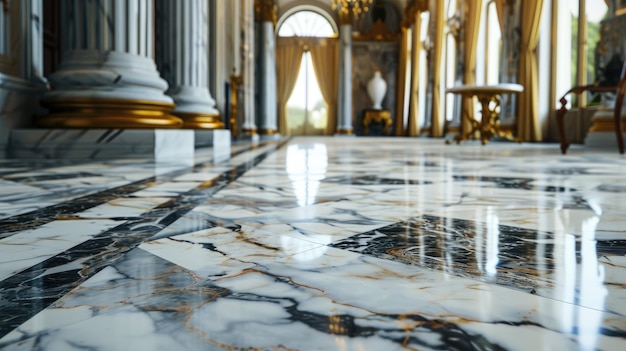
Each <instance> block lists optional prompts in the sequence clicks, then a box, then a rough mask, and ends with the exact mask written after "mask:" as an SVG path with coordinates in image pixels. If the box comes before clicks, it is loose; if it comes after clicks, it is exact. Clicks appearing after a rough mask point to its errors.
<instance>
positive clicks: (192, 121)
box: [174, 112, 224, 129]
mask: <svg viewBox="0 0 626 351" xmlns="http://www.w3.org/2000/svg"><path fill="white" fill-rule="evenodd" d="M174 114H175V115H176V116H177V117H180V118H181V119H182V120H183V128H187V129H223V128H224V122H222V119H221V118H220V115H219V114H205V113H183V112H178V113H174Z"/></svg>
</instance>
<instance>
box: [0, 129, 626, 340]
mask: <svg viewBox="0 0 626 351" xmlns="http://www.w3.org/2000/svg"><path fill="white" fill-rule="evenodd" d="M558 150H559V149H558V147H557V146H556V145H555V144H551V145H547V144H515V143H498V142H491V143H489V144H488V145H486V146H481V145H479V144H478V143H474V142H468V143H466V144H463V145H460V146H459V145H445V144H444V143H443V141H441V140H430V139H405V138H294V139H291V140H282V141H274V142H267V143H260V144H256V145H235V146H234V147H233V152H232V157H231V158H230V159H229V160H228V161H226V162H220V163H213V162H211V159H210V157H206V158H204V159H203V158H198V159H197V160H196V165H195V166H194V167H192V168H189V167H182V166H177V165H175V164H171V165H167V164H159V165H155V164H153V163H151V161H149V160H140V159H133V160H131V159H126V160H111V161H106V162H102V161H100V162H87V161H80V160H64V161H52V160H45V161H29V160H11V159H5V160H0V294H1V295H0V349H2V350H133V349H136V350H385V351H386V350H626V201H625V199H626V197H625V196H624V195H626V177H625V176H624V169H626V158H624V157H623V156H620V155H619V154H618V153H617V152H616V151H615V150H612V149H611V150H606V151H590V150H584V149H583V148H580V147H579V148H576V147H574V148H573V149H572V150H571V151H570V153H569V154H568V155H565V156H563V155H561V154H560V153H559V151H558Z"/></svg>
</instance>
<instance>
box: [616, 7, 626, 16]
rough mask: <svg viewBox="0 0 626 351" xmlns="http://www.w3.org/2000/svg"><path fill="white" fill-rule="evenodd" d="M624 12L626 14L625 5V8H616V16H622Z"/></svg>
mask: <svg viewBox="0 0 626 351" xmlns="http://www.w3.org/2000/svg"><path fill="white" fill-rule="evenodd" d="M624 14H626V7H624V8H623V9H619V10H615V16H621V15H624Z"/></svg>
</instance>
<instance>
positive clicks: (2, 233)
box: [0, 144, 266, 239]
mask: <svg viewBox="0 0 626 351" xmlns="http://www.w3.org/2000/svg"><path fill="white" fill-rule="evenodd" d="M265 145H266V144H259V145H251V146H250V147H247V148H244V149H242V150H239V151H235V152H232V153H231V157H235V156H237V155H240V154H242V153H244V152H248V151H250V150H253V149H256V148H259V147H264V146H265ZM210 163H212V161H210V162H203V163H199V164H197V165H195V166H194V168H193V170H197V169H201V168H203V167H205V166H206V165H207V164H210ZM189 172H190V169H189V168H183V169H180V170H175V171H172V172H168V173H165V174H161V175H159V176H158V177H149V178H146V179H142V180H138V181H135V182H132V183H129V184H125V185H121V186H118V187H115V188H111V189H107V190H103V191H99V192H97V193H93V194H89V195H85V196H82V197H78V198H75V199H72V200H70V201H66V202H63V203H59V204H56V205H52V206H48V207H44V208H40V209H38V210H35V211H31V212H27V213H23V214H19V215H16V216H12V217H8V218H4V219H0V239H4V238H7V237H9V236H11V235H14V234H17V233H19V232H22V231H24V230H31V229H35V228H38V227H40V226H42V225H44V224H47V223H50V222H52V221H54V220H56V219H57V218H59V217H65V216H71V215H73V214H75V213H79V212H83V211H85V210H88V209H90V208H92V207H96V206H98V205H102V204H104V203H106V202H109V201H111V200H114V199H117V198H120V197H124V196H125V195H128V194H132V193H134V192H137V191H139V190H142V189H145V188H146V186H147V185H153V184H161V183H165V182H168V181H170V180H171V179H173V178H176V177H178V176H181V175H183V174H187V173H189ZM73 175H74V176H75V177H80V176H84V174H82V173H73ZM56 176H59V177H62V176H63V175H56ZM41 177H46V176H41ZM50 177H54V176H50ZM45 179H47V178H45ZM10 180H12V181H15V179H10ZM19 180H21V181H24V182H30V181H32V178H24V179H18V181H19Z"/></svg>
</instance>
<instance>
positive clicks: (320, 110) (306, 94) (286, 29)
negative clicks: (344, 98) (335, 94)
mask: <svg viewBox="0 0 626 351" xmlns="http://www.w3.org/2000/svg"><path fill="white" fill-rule="evenodd" d="M278 36H279V41H280V40H281V39H284V38H286V37H296V38H297V39H298V40H292V41H288V40H284V41H283V42H282V43H280V42H279V45H290V46H297V47H299V48H300V50H301V52H303V53H302V55H301V61H300V67H299V69H296V70H293V69H288V68H287V67H285V66H286V65H288V64H289V63H290V62H280V58H277V63H278V67H277V69H278V70H279V71H280V70H281V69H282V70H285V71H284V72H298V73H297V76H292V77H284V79H286V80H288V81H293V79H295V85H294V88H293V90H292V91H291V95H290V97H289V99H288V100H287V102H286V110H285V111H286V117H285V118H284V120H285V121H284V122H283V123H286V124H287V128H285V129H283V131H286V132H287V134H289V135H323V134H325V133H326V130H327V120H328V119H327V113H328V106H327V102H326V101H325V100H324V97H323V94H322V91H321V89H320V85H319V83H318V80H317V79H316V76H315V72H314V69H313V59H312V57H311V52H310V50H312V49H313V47H314V46H315V45H317V44H318V42H317V41H315V40H312V39H313V38H329V37H336V36H337V29H336V27H335V26H334V24H333V23H332V22H331V21H330V20H329V19H328V18H327V17H325V16H324V15H322V14H321V13H319V12H317V11H315V10H314V8H311V7H305V8H299V9H296V10H295V11H292V12H291V13H287V14H286V15H285V16H284V20H283V21H280V22H279V26H278ZM307 39H311V40H307ZM280 73H281V72H279V76H280ZM279 90H281V89H279ZM280 94H281V92H280V91H279V95H280ZM279 101H284V99H282V100H281V97H280V96H279ZM279 108H280V107H279Z"/></svg>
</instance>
